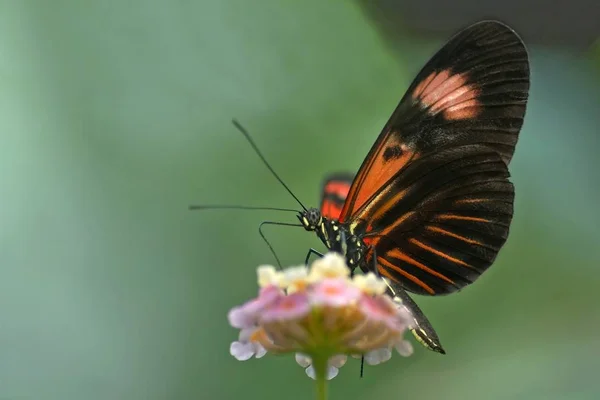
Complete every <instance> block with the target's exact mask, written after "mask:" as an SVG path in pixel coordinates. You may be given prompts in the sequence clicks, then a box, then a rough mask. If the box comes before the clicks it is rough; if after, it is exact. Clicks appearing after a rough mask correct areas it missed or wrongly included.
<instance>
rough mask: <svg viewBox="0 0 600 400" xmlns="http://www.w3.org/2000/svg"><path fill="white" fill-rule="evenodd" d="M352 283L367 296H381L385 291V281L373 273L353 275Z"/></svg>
mask: <svg viewBox="0 0 600 400" xmlns="http://www.w3.org/2000/svg"><path fill="white" fill-rule="evenodd" d="M352 282H353V283H354V285H355V286H356V287H358V288H359V289H360V290H361V291H362V292H364V293H366V294H369V295H382V294H384V293H385V290H386V289H387V284H386V283H385V281H384V280H383V279H381V278H379V277H377V275H375V274H374V273H373V272H368V273H366V274H364V275H354V277H353V278H352Z"/></svg>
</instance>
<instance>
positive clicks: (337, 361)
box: [327, 354, 348, 368]
mask: <svg viewBox="0 0 600 400" xmlns="http://www.w3.org/2000/svg"><path fill="white" fill-rule="evenodd" d="M347 360H348V356H347V355H345V354H338V355H337V356H333V357H331V358H330V359H329V361H328V362H327V363H328V364H329V365H331V366H332V367H336V368H341V367H343V366H344V364H346V361H347Z"/></svg>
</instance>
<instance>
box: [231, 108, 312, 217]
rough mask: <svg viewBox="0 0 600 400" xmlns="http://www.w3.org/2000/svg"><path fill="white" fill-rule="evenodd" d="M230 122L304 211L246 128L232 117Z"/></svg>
mask: <svg viewBox="0 0 600 400" xmlns="http://www.w3.org/2000/svg"><path fill="white" fill-rule="evenodd" d="M231 122H233V125H234V126H235V127H236V128H237V129H238V130H239V131H240V132H241V133H242V135H244V137H245V138H246V140H248V142H249V143H250V146H252V148H253V149H254V151H255V152H256V154H258V156H259V157H260V159H261V160H262V162H263V163H264V164H265V166H266V167H267V168H268V169H269V171H271V173H272V174H273V176H274V177H275V178H276V179H277V180H278V181H279V183H281V185H282V186H283V187H284V188H285V190H287V191H288V193H289V194H291V195H292V197H293V198H294V199H295V200H296V201H297V202H298V204H300V207H302V208H303V209H304V211H306V207H304V204H302V202H301V201H300V200H299V199H298V198H297V197H296V195H295V194H294V193H293V192H292V191H291V190H290V188H289V187H288V186H287V185H286V184H285V183H284V182H283V180H282V179H281V178H280V177H279V175H277V173H276V172H275V170H273V168H272V167H271V165H270V164H269V163H268V162H267V159H266V158H265V157H264V156H263V155H262V153H261V151H260V150H259V149H258V146H256V143H254V140H252V137H251V136H250V134H249V133H248V131H247V130H246V128H244V127H243V126H242V125H241V124H240V123H239V122H238V121H237V120H236V119H232V120H231Z"/></svg>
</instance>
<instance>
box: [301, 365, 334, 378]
mask: <svg viewBox="0 0 600 400" xmlns="http://www.w3.org/2000/svg"><path fill="white" fill-rule="evenodd" d="M305 372H306V375H308V377H309V378H310V379H317V376H316V374H315V368H314V367H313V366H312V365H310V366H309V367H308V368H306V370H305ZM339 372H340V370H339V369H338V368H336V367H332V366H328V367H327V376H326V377H325V379H327V380H328V381H329V380H331V379H333V378H335V377H336V376H337V375H338V373H339Z"/></svg>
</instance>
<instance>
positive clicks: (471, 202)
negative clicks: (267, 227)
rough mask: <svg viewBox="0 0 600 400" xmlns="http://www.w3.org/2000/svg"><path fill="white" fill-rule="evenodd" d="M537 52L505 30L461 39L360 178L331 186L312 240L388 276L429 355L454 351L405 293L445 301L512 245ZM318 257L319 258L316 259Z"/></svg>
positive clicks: (415, 87) (401, 109)
mask: <svg viewBox="0 0 600 400" xmlns="http://www.w3.org/2000/svg"><path fill="white" fill-rule="evenodd" d="M529 84H530V72H529V58H528V54H527V50H526V48H525V45H524V43H523V41H522V40H521V39H520V37H519V36H518V35H517V34H516V33H515V32H514V31H513V30H512V29H511V28H510V27H508V26H507V25H505V24H503V23H501V22H498V21H481V22H478V23H475V24H473V25H471V26H469V27H467V28H465V29H463V30H462V31H460V32H459V33H457V34H456V35H455V36H453V37H452V38H451V39H450V40H449V41H448V43H447V44H446V45H444V46H443V47H442V48H441V49H440V50H439V51H438V52H437V53H436V54H435V55H434V56H433V57H432V58H431V59H430V60H429V62H427V64H426V65H425V66H424V67H423V69H422V70H421V71H420V72H419V73H418V75H417V77H416V78H415V80H414V81H413V82H412V84H411V85H410V86H409V88H408V90H407V92H406V94H405V95H404V96H403V97H402V99H401V100H400V103H399V104H398V106H397V107H396V109H395V110H394V112H393V113H392V115H391V117H390V118H389V120H388V122H387V123H386V124H385V126H384V127H383V130H382V131H381V133H380V134H379V136H378V137H377V139H376V141H375V143H374V144H373V146H372V148H371V150H370V151H369V152H368V154H367V156H366V158H365V159H364V161H363V163H362V165H361V166H360V168H359V170H358V173H357V174H355V175H354V174H336V175H334V176H331V177H329V178H328V179H326V180H325V182H324V184H323V193H322V199H321V207H320V208H310V209H305V210H303V211H300V212H299V213H298V215H297V216H298V219H299V220H300V223H301V225H302V226H303V227H304V229H305V230H307V231H311V232H315V233H316V235H317V236H318V237H319V239H320V240H321V241H322V242H323V244H324V245H325V247H327V249H328V250H330V251H335V252H339V253H341V254H343V255H344V256H345V257H346V261H347V263H348V265H349V266H350V267H351V268H352V269H353V270H354V269H355V268H360V269H361V270H362V271H363V272H369V271H372V272H375V273H376V274H377V275H379V276H381V277H383V278H385V279H386V280H387V282H388V285H389V292H390V294H391V295H392V296H393V297H394V298H395V300H397V301H398V302H400V303H401V304H402V305H404V306H405V307H407V308H408V309H409V310H410V311H411V313H412V315H413V319H414V321H413V326H412V328H411V330H412V332H413V334H414V335H415V337H416V338H417V339H418V340H419V341H420V342H421V343H422V344H423V345H424V346H425V347H427V348H429V349H431V350H434V351H437V352H440V353H445V351H444V349H443V347H442V345H441V343H440V340H439V337H438V335H437V333H436V332H435V330H434V329H433V327H432V326H431V324H430V323H429V321H428V320H427V318H426V317H425V315H424V314H423V313H422V312H421V310H420V309H419V307H418V306H417V305H416V303H415V302H414V301H413V300H412V299H411V297H410V296H409V295H408V293H407V292H411V293H415V294H419V295H427V296H439V295H447V294H450V293H453V292H456V291H458V290H460V289H462V288H464V287H465V286H467V285H470V284H471V283H473V282H475V280H477V278H479V277H480V276H481V275H482V274H483V273H484V272H485V271H486V270H487V269H488V268H489V267H490V266H491V265H492V263H493V262H494V260H495V259H496V256H497V255H498V252H499V251H500V249H501V248H502V246H503V245H504V243H505V242H506V240H507V237H508V233H509V227H510V223H511V220H512V216H513V203H514V187H513V184H512V183H511V182H510V180H509V176H510V174H509V171H508V165H509V163H510V161H511V159H512V157H513V153H514V150H515V145H516V143H517V139H518V136H519V132H520V130H521V127H522V125H523V120H524V117H525V111H526V106H527V99H528V93H529ZM311 254H317V255H321V254H320V253H319V252H317V251H316V250H314V249H310V251H309V253H308V255H307V261H308V258H309V257H310V255H311Z"/></svg>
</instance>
